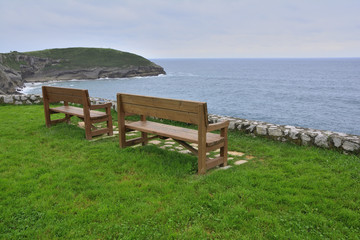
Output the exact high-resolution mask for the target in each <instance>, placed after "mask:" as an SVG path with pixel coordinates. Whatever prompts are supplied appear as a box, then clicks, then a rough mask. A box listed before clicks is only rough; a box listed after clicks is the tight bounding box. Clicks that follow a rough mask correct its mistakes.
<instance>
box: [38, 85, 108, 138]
mask: <svg viewBox="0 0 360 240" xmlns="http://www.w3.org/2000/svg"><path fill="white" fill-rule="evenodd" d="M42 93H43V99H44V112H45V122H46V126H47V127H50V126H51V125H54V124H56V123H59V122H67V123H69V122H70V118H71V117H72V116H76V117H78V118H80V119H82V120H83V121H84V123H85V135H86V139H87V140H91V139H92V137H93V136H96V135H101V134H105V133H107V134H108V135H109V136H111V135H113V128H112V117H111V105H112V104H111V103H105V104H98V105H91V103H90V99H89V93H88V90H83V89H73V88H61V87H49V86H43V87H42ZM55 102H64V106H59V107H53V108H50V103H55ZM69 102H70V103H77V104H81V105H82V107H74V106H69ZM101 108H105V109H106V112H99V111H94V110H95V109H101ZM57 113H64V114H65V117H64V118H62V119H56V120H51V114H57ZM105 121H106V122H107V127H106V128H101V129H97V128H96V127H95V126H94V125H93V124H94V123H99V122H105Z"/></svg>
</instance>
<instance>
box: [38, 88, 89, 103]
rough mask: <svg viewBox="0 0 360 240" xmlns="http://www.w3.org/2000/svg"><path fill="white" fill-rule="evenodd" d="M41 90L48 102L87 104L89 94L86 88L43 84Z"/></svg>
mask: <svg viewBox="0 0 360 240" xmlns="http://www.w3.org/2000/svg"><path fill="white" fill-rule="evenodd" d="M43 91H45V97H46V98H47V99H48V100H49V102H60V101H68V102H72V103H79V104H84V105H89V104H88V101H87V98H88V95H89V94H88V91H87V90H83V89H73V88H61V87H47V86H44V87H43ZM43 95H44V94H43Z"/></svg>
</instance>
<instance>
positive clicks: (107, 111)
mask: <svg viewBox="0 0 360 240" xmlns="http://www.w3.org/2000/svg"><path fill="white" fill-rule="evenodd" d="M106 114H107V115H108V120H107V128H108V129H109V132H108V136H112V135H113V124H112V116H111V107H107V108H106Z"/></svg>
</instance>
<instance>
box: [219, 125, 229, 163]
mask: <svg viewBox="0 0 360 240" xmlns="http://www.w3.org/2000/svg"><path fill="white" fill-rule="evenodd" d="M227 130H228V129H227V128H223V129H221V132H220V136H221V137H224V146H223V147H221V148H220V157H223V159H224V162H223V164H221V165H220V166H221V167H225V166H227V157H228V156H227V154H228V139H227Z"/></svg>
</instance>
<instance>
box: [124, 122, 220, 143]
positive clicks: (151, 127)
mask: <svg viewBox="0 0 360 240" xmlns="http://www.w3.org/2000/svg"><path fill="white" fill-rule="evenodd" d="M125 127H126V128H129V129H133V130H137V131H140V132H147V133H151V134H156V135H160V136H163V137H168V138H173V139H174V138H175V139H178V140H181V141H185V142H191V143H198V142H199V140H198V139H199V138H198V131H197V130H194V129H188V128H183V127H177V126H172V125H167V124H162V123H157V122H150V121H137V122H132V123H126V124H125ZM223 141H224V137H221V136H220V135H219V134H214V133H210V132H208V133H206V146H207V147H211V146H214V145H216V144H219V143H221V142H223Z"/></svg>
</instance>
